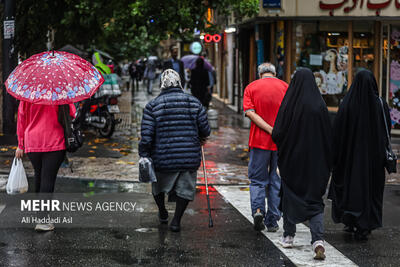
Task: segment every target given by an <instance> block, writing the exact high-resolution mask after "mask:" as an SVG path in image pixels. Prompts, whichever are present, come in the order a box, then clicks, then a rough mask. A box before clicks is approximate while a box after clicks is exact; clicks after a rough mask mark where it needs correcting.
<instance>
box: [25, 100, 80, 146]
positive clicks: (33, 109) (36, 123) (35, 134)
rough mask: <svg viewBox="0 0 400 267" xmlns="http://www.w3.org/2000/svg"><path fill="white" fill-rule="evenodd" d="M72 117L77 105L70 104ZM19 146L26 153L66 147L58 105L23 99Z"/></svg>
mask: <svg viewBox="0 0 400 267" xmlns="http://www.w3.org/2000/svg"><path fill="white" fill-rule="evenodd" d="M69 107H70V115H71V117H73V118H74V117H75V111H76V109H75V106H74V105H73V104H70V105H69ZM17 135H18V147H19V148H20V149H23V150H24V151H25V153H29V152H50V151H58V150H64V149H65V137H64V129H63V127H62V126H61V124H60V123H59V121H58V106H55V105H37V104H31V103H28V102H25V101H21V102H20V104H19V108H18V123H17Z"/></svg>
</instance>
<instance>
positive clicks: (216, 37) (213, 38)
mask: <svg viewBox="0 0 400 267" xmlns="http://www.w3.org/2000/svg"><path fill="white" fill-rule="evenodd" d="M219 41H221V35H219V34H214V35H211V34H206V35H204V42H206V43H211V42H214V43H218V42H219Z"/></svg>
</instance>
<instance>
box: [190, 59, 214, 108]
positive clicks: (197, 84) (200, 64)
mask: <svg viewBox="0 0 400 267" xmlns="http://www.w3.org/2000/svg"><path fill="white" fill-rule="evenodd" d="M209 85H210V80H209V78H208V71H207V70H206V69H205V68H204V59H203V58H202V57H199V58H198V59H197V60H196V67H195V68H194V69H193V70H192V72H191V74H190V88H191V93H192V95H193V96H195V97H196V98H197V99H198V100H200V102H201V104H202V105H203V106H204V107H205V108H206V109H207V108H208V105H209V104H210V98H209V94H210V91H209Z"/></svg>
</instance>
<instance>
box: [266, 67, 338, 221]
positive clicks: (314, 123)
mask: <svg viewBox="0 0 400 267" xmlns="http://www.w3.org/2000/svg"><path fill="white" fill-rule="evenodd" d="M330 137H331V125H330V120H329V114H328V110H327V108H326V104H325V102H324V100H323V98H322V96H321V94H320V92H319V90H318V87H317V84H316V83H315V78H314V75H313V74H312V72H311V71H310V70H309V69H300V70H298V71H296V73H295V75H294V77H293V79H292V81H291V83H290V85H289V88H288V90H287V92H286V95H285V97H284V99H283V101H282V105H281V107H280V109H279V112H278V115H277V118H276V121H275V126H274V129H273V132H272V139H273V140H274V142H275V143H276V145H277V146H278V154H279V158H278V166H279V171H280V174H281V178H282V186H281V210H282V211H283V213H284V214H285V215H286V217H287V219H288V220H289V221H290V222H292V223H300V222H304V221H306V220H309V219H310V218H312V217H314V216H315V215H317V214H319V213H322V212H323V211H324V203H323V200H322V196H323V195H324V194H325V191H326V186H327V183H328V180H329V176H330V166H331V160H330V156H331V151H330V144H331V138H330Z"/></svg>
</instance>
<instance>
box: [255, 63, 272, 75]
mask: <svg viewBox="0 0 400 267" xmlns="http://www.w3.org/2000/svg"><path fill="white" fill-rule="evenodd" d="M264 73H272V74H273V75H275V74H276V72H275V66H274V65H273V64H272V63H269V62H265V63H262V64H260V65H259V66H258V75H259V76H261V75H263V74H264Z"/></svg>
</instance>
